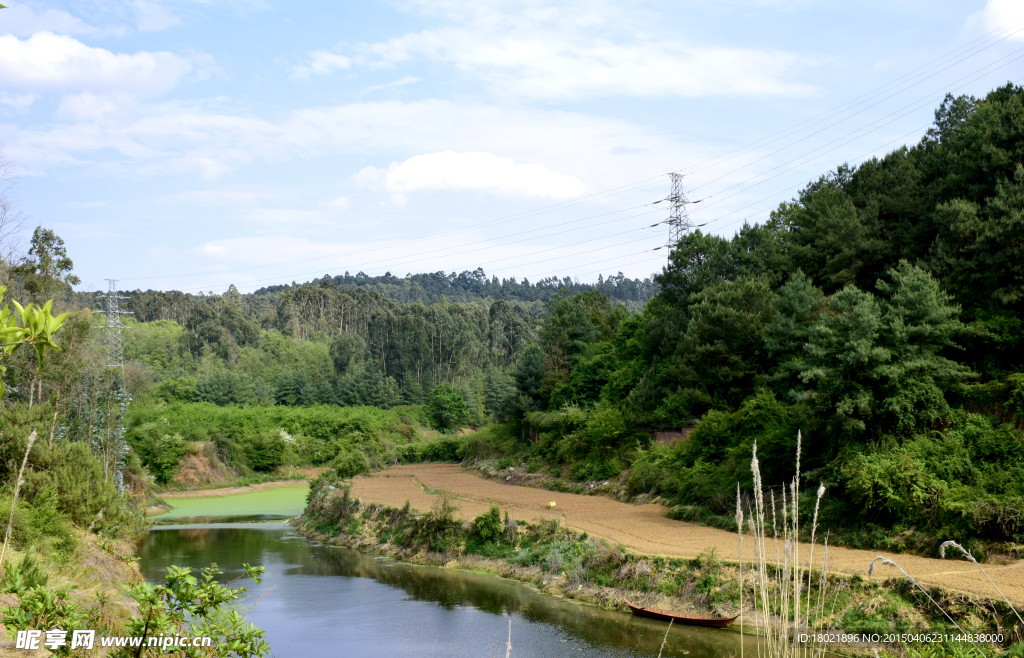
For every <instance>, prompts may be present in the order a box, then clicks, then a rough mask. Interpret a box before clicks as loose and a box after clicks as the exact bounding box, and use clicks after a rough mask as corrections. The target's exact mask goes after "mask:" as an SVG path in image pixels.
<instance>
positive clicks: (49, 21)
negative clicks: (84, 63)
mask: <svg viewBox="0 0 1024 658" xmlns="http://www.w3.org/2000/svg"><path fill="white" fill-rule="evenodd" d="M2 25H3V27H2V29H3V32H4V33H5V34H13V35H15V36H19V37H28V36H31V35H33V34H35V33H36V32H44V31H49V32H57V33H59V34H84V35H87V36H93V37H103V36H120V35H123V34H125V33H126V32H127V31H128V30H127V28H126V27H125V26H123V25H112V26H108V27H102V28H101V27H95V26H93V25H89V24H88V23H86V22H84V21H83V20H81V19H80V18H77V17H75V16H72V15H71V14H69V13H67V12H65V11H60V10H57V9H46V10H43V11H36V10H35V9H33V8H32V7H30V6H28V5H12V6H9V7H7V8H6V9H4V10H3V23H2Z"/></svg>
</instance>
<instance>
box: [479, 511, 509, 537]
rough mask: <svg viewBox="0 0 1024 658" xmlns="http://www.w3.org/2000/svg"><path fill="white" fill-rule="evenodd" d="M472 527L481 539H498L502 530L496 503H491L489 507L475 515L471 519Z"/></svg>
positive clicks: (499, 512)
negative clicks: (474, 517) (472, 519)
mask: <svg viewBox="0 0 1024 658" xmlns="http://www.w3.org/2000/svg"><path fill="white" fill-rule="evenodd" d="M473 528H474V530H475V532H476V534H477V536H479V537H480V539H482V540H483V541H498V539H500V538H501V534H502V531H503V530H504V527H503V525H502V523H501V510H499V509H498V507H497V506H496V505H491V509H489V510H487V511H486V512H484V513H483V514H481V515H480V516H478V517H476V519H475V520H474V521H473Z"/></svg>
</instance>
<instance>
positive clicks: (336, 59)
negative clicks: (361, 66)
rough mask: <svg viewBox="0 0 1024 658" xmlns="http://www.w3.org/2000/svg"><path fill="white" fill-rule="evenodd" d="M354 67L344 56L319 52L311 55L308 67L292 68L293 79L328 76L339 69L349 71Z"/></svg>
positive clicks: (324, 51) (323, 51)
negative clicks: (348, 69)
mask: <svg viewBox="0 0 1024 658" xmlns="http://www.w3.org/2000/svg"><path fill="white" fill-rule="evenodd" d="M350 66H352V60H351V59H349V58H348V57H343V56H342V55H336V54H334V53H332V52H329V51H327V50H317V51H315V52H312V53H310V62H309V64H308V65H301V66H295V67H293V68H292V77H294V78H308V77H309V76H311V75H326V74H328V73H333V72H334V71H336V70H337V69H347V68H349V67H350Z"/></svg>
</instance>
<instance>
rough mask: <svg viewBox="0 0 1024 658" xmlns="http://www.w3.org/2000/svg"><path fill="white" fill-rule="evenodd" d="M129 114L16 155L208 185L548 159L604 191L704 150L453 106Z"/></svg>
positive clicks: (33, 130) (554, 118)
mask: <svg viewBox="0 0 1024 658" xmlns="http://www.w3.org/2000/svg"><path fill="white" fill-rule="evenodd" d="M126 112H127V113H126V114H125V115H121V114H116V115H114V116H107V117H105V118H104V119H103V120H102V121H96V122H93V123H86V122H78V123H57V124H50V125H46V126H38V127H24V128H22V129H20V130H18V129H15V128H13V127H11V129H10V130H8V132H7V135H8V137H7V138H6V142H7V144H6V146H7V151H8V156H9V157H11V158H12V159H14V158H16V159H17V162H19V164H20V165H22V166H25V167H30V166H33V167H36V168H39V167H50V166H55V165H65V164H66V165H80V164H82V163H83V162H84V160H83V158H91V157H100V152H102V151H106V152H107V153H108V154H109V152H116V153H120V154H121V156H122V158H121V159H118V158H117V157H110V156H109V155H104V156H103V161H104V162H105V167H106V169H105V170H104V172H103V173H105V174H106V175H132V176H149V175H163V174H167V173H176V174H177V173H185V172H189V171H197V170H198V171H199V172H200V173H201V174H202V175H203V176H205V177H208V178H210V177H216V176H217V175H219V174H220V173H223V172H226V171H230V170H231V169H233V168H235V167H237V166H239V165H244V164H249V163H251V162H253V161H254V160H260V161H266V162H282V161H286V160H289V159H291V158H296V157H297V158H306V157H309V156H336V155H341V154H345V155H351V156H354V157H357V158H359V159H361V160H363V161H364V162H365V161H366V159H367V154H370V153H374V154H376V153H381V152H383V153H389V154H400V155H399V157H400V158H407V157H409V156H411V155H414V154H424V153H428V154H435V153H438V152H442V151H447V150H451V151H455V152H457V153H477V152H485V153H500V154H501V155H502V156H504V157H505V158H512V159H513V160H514V162H516V163H542V164H543V165H544V166H545V167H548V168H549V169H550V170H551V171H552V172H561V173H562V174H570V175H571V176H573V177H575V179H576V181H577V183H578V181H585V182H586V184H587V187H588V189H600V188H601V187H602V185H603V184H608V185H612V184H614V182H615V181H616V180H618V179H619V178H620V177H621V176H623V175H625V176H630V175H632V174H631V173H628V172H630V171H631V170H632V169H635V168H637V167H642V168H643V170H644V171H648V170H650V169H651V168H653V169H654V170H655V171H658V170H662V171H670V170H672V169H674V168H676V167H678V166H679V161H678V153H680V152H686V153H688V154H691V155H692V157H693V158H694V159H699V158H700V157H701V156H702V155H703V154H704V153H705V151H704V150H703V149H701V148H699V147H697V146H696V145H693V144H690V145H687V146H686V147H685V149H684V150H682V151H681V149H682V148H683V147H682V145H681V144H679V143H678V142H676V141H674V140H672V139H666V138H665V137H664V136H663V135H661V134H657V133H655V132H653V131H651V130H649V129H647V128H645V127H642V126H639V125H637V124H633V123H630V122H628V121H623V120H617V119H607V118H602V117H594V116H587V115H585V114H580V113H576V112H564V111H549V110H548V111H546V110H534V109H526V108H507V107H498V106H494V105H486V104H477V103H455V102H451V101H443V100H425V101H417V102H410V103H403V102H398V101H386V102H375V103H352V104H348V105H340V106H335V107H321V108H313V109H304V110H299V111H296V112H294V113H292V114H291V115H289V116H286V117H284V118H283V119H282V120H280V121H269V120H266V119H262V118H258V117H255V116H252V115H238V114H231V113H227V112H224V111H223V109H222V108H221V107H220V106H219V105H217V104H215V103H214V104H211V105H210V106H207V105H187V106H186V105H183V104H181V103H162V104H158V105H142V104H139V105H136V106H132V107H130V108H129V109H128V110H126ZM392 157H393V156H392ZM396 159H398V158H396ZM399 161H401V160H399ZM97 173H99V172H97Z"/></svg>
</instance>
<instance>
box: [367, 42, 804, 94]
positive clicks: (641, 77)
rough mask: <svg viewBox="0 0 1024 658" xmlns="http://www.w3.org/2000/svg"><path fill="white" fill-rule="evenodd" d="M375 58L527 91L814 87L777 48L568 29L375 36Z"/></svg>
mask: <svg viewBox="0 0 1024 658" xmlns="http://www.w3.org/2000/svg"><path fill="white" fill-rule="evenodd" d="M370 51H371V52H373V53H374V54H375V55H377V56H378V57H379V60H378V61H379V62H386V63H390V64H396V63H400V62H404V61H408V60H410V59H412V58H414V57H417V56H422V57H427V58H431V59H436V60H441V61H444V62H448V63H450V64H453V65H454V66H456V67H458V68H460V69H463V70H465V71H468V72H471V73H475V74H478V75H480V76H482V77H483V78H484V80H485V81H487V82H488V83H489V84H490V86H491V87H492V88H493V89H494V90H495V91H497V92H499V93H502V94H505V93H512V94H515V95H518V96H523V97H526V98H532V99H572V98H579V97H584V96H619V95H629V96H639V97H658V96H683V97H698V96H712V95H735V96H758V97H759V96H778V95H784V96H806V95H810V94H813V93H814V91H815V89H814V87H812V86H810V85H806V84H802V83H798V82H789V81H786V80H784V79H783V77H782V76H783V75H784V74H785V73H787V72H788V71H789V70H791V69H792V68H793V67H794V66H795V65H796V64H798V63H799V58H798V57H797V56H796V55H794V54H792V53H786V52H779V51H763V50H754V49H749V48H730V47H724V46H715V47H700V46H690V45H687V44H684V43H682V42H679V41H672V40H663V39H636V40H631V42H622V41H612V40H607V39H592V38H588V37H586V36H583V35H575V36H574V35H570V34H557V33H548V34H538V35H535V34H532V33H524V34H503V35H495V34H481V33H479V32H477V31H476V30H473V29H462V28H451V29H443V30H436V31H425V32H421V33H419V34H411V35H406V36H403V37H400V38H398V39H393V40H391V41H388V42H384V43H380V44H375V45H373V46H371V47H370Z"/></svg>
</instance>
